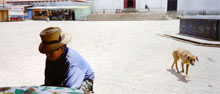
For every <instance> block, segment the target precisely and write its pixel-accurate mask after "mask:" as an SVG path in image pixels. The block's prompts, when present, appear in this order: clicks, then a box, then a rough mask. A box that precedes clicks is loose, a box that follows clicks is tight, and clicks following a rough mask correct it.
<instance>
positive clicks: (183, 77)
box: [167, 69, 190, 83]
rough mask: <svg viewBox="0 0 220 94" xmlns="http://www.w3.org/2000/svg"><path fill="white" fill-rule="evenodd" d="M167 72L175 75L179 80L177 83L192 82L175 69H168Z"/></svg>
mask: <svg viewBox="0 0 220 94" xmlns="http://www.w3.org/2000/svg"><path fill="white" fill-rule="evenodd" d="M167 71H168V72H170V73H171V74H173V75H175V76H176V77H177V78H178V80H177V81H182V82H184V83H188V82H189V81H190V80H187V79H186V78H185V76H184V75H182V74H179V73H177V72H176V71H175V69H167Z"/></svg>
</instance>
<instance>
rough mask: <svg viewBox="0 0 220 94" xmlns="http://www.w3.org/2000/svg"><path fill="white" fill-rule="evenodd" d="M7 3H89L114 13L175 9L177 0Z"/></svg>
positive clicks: (12, 0) (30, 0)
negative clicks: (117, 11)
mask: <svg viewBox="0 0 220 94" xmlns="http://www.w3.org/2000/svg"><path fill="white" fill-rule="evenodd" d="M7 3H8V4H13V5H22V4H25V5H30V4H31V5H33V6H78V5H89V6H90V7H91V9H92V12H93V13H103V12H105V13H115V12H116V10H118V9H120V10H121V11H122V10H127V9H132V10H136V11H140V12H142V11H162V12H167V11H168V10H174V11H175V10H177V0H7Z"/></svg>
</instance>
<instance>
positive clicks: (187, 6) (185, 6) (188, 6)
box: [178, 0, 220, 15]
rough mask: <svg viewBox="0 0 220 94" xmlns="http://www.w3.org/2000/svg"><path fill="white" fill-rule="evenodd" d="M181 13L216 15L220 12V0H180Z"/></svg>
mask: <svg viewBox="0 0 220 94" xmlns="http://www.w3.org/2000/svg"><path fill="white" fill-rule="evenodd" d="M178 13H179V14H180V15H216V14H218V15H219V14H220V0H179V1H178Z"/></svg>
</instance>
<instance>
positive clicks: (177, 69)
mask: <svg viewBox="0 0 220 94" xmlns="http://www.w3.org/2000/svg"><path fill="white" fill-rule="evenodd" d="M177 63H178V62H176V70H177V72H178V73H180V71H179V69H178V65H177Z"/></svg>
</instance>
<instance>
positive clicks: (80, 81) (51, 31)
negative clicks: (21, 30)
mask: <svg viewBox="0 0 220 94" xmlns="http://www.w3.org/2000/svg"><path fill="white" fill-rule="evenodd" d="M40 37H41V40H42V42H41V43H40V46H39V51H40V52H41V53H42V54H46V57H47V58H46V68H45V83H44V86H60V87H69V88H75V89H81V90H83V91H87V92H93V81H94V71H93V69H92V68H91V66H90V65H89V63H88V62H87V61H86V60H85V59H84V58H83V57H82V56H81V55H80V54H79V53H78V52H77V51H75V50H74V49H71V48H69V47H67V43H68V42H69V41H70V40H71V36H70V35H69V34H66V33H62V31H61V29H60V28H58V27H49V28H46V29H44V30H43V31H42V32H41V33H40Z"/></svg>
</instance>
